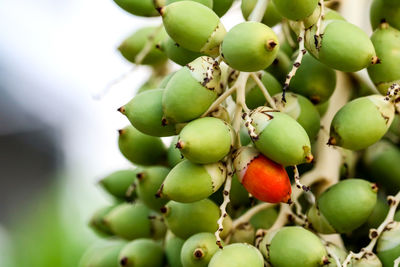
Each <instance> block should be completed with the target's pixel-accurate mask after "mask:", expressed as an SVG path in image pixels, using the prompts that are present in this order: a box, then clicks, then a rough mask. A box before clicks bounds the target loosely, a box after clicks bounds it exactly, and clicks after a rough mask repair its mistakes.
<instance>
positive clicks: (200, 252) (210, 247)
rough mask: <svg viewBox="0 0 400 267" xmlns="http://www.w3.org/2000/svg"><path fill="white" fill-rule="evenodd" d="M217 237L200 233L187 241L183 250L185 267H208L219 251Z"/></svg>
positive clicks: (182, 257)
mask: <svg viewBox="0 0 400 267" xmlns="http://www.w3.org/2000/svg"><path fill="white" fill-rule="evenodd" d="M216 241H217V240H216V238H215V235H214V234H212V233H198V234H195V235H193V236H191V237H190V238H189V239H188V240H186V241H185V243H184V244H183V247H182V250H181V261H182V264H183V267H207V266H208V263H209V262H210V260H211V257H212V256H213V255H214V254H215V252H217V251H218V250H219V247H218V246H217V244H216Z"/></svg>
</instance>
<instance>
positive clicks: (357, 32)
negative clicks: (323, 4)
mask: <svg viewBox="0 0 400 267" xmlns="http://www.w3.org/2000/svg"><path fill="white" fill-rule="evenodd" d="M315 32H316V26H315V25H314V26H313V27H312V28H311V30H308V31H306V34H305V46H306V48H307V50H308V51H309V52H310V53H311V54H312V55H313V56H314V57H315V58H316V59H318V60H319V61H320V62H322V63H324V64H326V65H327V66H328V67H330V68H333V69H336V70H341V71H345V72H355V71H359V70H361V69H364V68H366V67H368V66H369V65H370V64H372V63H376V61H377V57H376V54H375V49H374V45H373V44H372V42H371V40H370V39H369V37H368V35H367V34H366V33H365V32H364V31H363V30H361V29H360V28H358V27H357V26H355V25H353V24H351V23H349V22H347V21H342V20H323V21H322V23H321V34H322V37H321V41H320V43H321V45H320V47H319V49H317V48H316V46H315V39H314V35H315Z"/></svg>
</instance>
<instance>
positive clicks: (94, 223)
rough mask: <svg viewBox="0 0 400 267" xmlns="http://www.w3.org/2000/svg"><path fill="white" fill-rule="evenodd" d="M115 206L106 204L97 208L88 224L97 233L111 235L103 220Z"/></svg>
mask: <svg viewBox="0 0 400 267" xmlns="http://www.w3.org/2000/svg"><path fill="white" fill-rule="evenodd" d="M114 207H115V206H106V207H102V208H100V209H98V210H97V211H96V212H95V213H94V214H93V216H92V218H91V219H90V222H89V226H90V227H91V228H92V229H93V230H94V231H95V232H96V233H98V234H99V235H105V236H108V235H112V234H113V233H112V231H111V229H110V228H109V227H108V226H107V224H106V223H105V222H104V217H105V216H107V214H108V213H109V212H110V211H111V210H112V209H113V208H114Z"/></svg>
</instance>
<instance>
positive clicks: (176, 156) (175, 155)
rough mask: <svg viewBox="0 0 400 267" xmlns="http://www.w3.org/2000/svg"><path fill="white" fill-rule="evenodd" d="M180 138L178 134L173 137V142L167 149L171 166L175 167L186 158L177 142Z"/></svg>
mask: <svg viewBox="0 0 400 267" xmlns="http://www.w3.org/2000/svg"><path fill="white" fill-rule="evenodd" d="M178 138H179V137H178V136H175V137H174V138H173V139H172V142H171V144H170V145H169V147H168V150H167V161H168V165H169V167H170V168H173V167H175V166H176V165H177V164H178V163H180V162H182V161H183V160H184V157H183V155H182V154H181V151H180V150H179V148H177V147H176V144H177V143H178Z"/></svg>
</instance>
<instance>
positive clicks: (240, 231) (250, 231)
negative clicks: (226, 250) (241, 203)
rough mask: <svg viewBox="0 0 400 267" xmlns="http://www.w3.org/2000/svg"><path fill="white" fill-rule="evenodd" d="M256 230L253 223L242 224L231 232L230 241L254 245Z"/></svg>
mask: <svg viewBox="0 0 400 267" xmlns="http://www.w3.org/2000/svg"><path fill="white" fill-rule="evenodd" d="M255 235H256V231H255V229H254V227H253V226H252V225H251V224H248V223H245V224H241V225H239V226H238V227H236V228H235V230H234V231H233V233H232V234H231V239H230V243H247V244H249V245H252V244H253V243H254V239H255Z"/></svg>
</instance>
